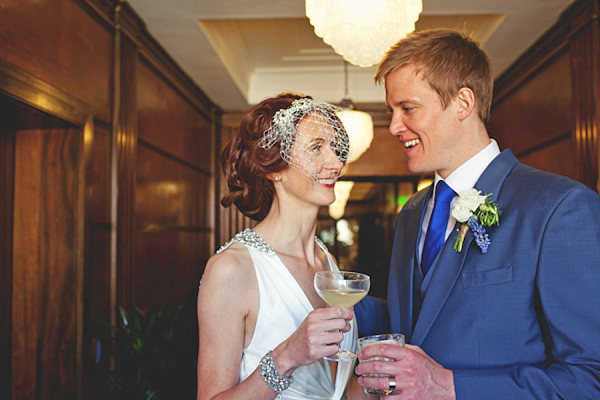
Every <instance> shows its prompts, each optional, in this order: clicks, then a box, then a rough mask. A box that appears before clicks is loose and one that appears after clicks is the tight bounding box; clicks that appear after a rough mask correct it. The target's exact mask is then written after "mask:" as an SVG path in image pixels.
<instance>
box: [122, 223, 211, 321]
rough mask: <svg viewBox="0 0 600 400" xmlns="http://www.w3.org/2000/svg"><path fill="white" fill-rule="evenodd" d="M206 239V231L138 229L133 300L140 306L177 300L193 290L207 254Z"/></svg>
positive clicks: (207, 245) (143, 307)
mask: <svg viewBox="0 0 600 400" xmlns="http://www.w3.org/2000/svg"><path fill="white" fill-rule="evenodd" d="M210 240H211V236H210V233H209V232H194V231H189V232H186V231H184V230H173V231H168V230H167V231H154V232H152V231H150V232H138V233H137V234H136V243H135V253H136V261H137V262H136V268H135V270H134V274H133V279H134V282H135V284H134V286H133V301H134V304H135V305H136V306H137V307H140V308H142V309H147V308H148V307H150V306H152V305H154V304H163V305H168V304H177V303H179V302H180V301H181V300H183V299H186V298H187V296H188V295H189V294H190V293H191V292H192V293H193V292H194V291H196V290H197V289H198V285H199V284H200V278H201V276H202V271H203V267H204V264H205V263H206V260H208V257H209V256H210V254H208V249H209V244H210Z"/></svg>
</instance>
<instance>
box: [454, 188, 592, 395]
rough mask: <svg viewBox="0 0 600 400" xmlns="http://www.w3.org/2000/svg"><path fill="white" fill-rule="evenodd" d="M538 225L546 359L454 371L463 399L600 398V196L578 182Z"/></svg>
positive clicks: (539, 296) (538, 306)
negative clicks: (540, 236)
mask: <svg viewBox="0 0 600 400" xmlns="http://www.w3.org/2000/svg"><path fill="white" fill-rule="evenodd" d="M540 229H544V233H543V238H542V242H541V248H540V249H539V257H538V265H537V278H536V287H535V288H533V290H534V291H535V294H536V299H537V301H536V307H535V312H536V314H537V319H538V321H539V323H540V324H541V326H542V331H543V334H544V342H545V344H546V348H547V361H546V362H545V363H543V364H538V365H512V366H508V367H504V368H493V369H457V370H454V383H455V387H456V397H457V399H459V400H462V399H473V400H475V399H488V400H495V399H498V400H505V399H544V400H548V399H598V398H600V197H598V195H597V194H596V193H594V192H592V191H591V190H589V189H587V188H583V187H581V186H578V187H576V188H574V189H573V190H571V191H570V192H568V193H567V194H566V195H565V196H564V198H563V199H562V200H561V201H559V202H558V204H557V206H556V208H555V209H554V211H553V213H552V214H551V216H550V218H549V219H548V221H547V224H546V226H545V227H540ZM507 251H510V249H507ZM507 332H510V327H508V328H507ZM509 334H510V333H509Z"/></svg>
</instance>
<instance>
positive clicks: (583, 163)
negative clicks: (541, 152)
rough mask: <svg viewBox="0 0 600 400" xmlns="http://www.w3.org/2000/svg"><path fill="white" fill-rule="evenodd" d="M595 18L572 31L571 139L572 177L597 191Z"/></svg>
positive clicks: (599, 62) (599, 91) (599, 50)
mask: <svg viewBox="0 0 600 400" xmlns="http://www.w3.org/2000/svg"><path fill="white" fill-rule="evenodd" d="M599 9H600V4H598V3H596V8H595V16H596V19H595V20H591V21H589V22H588V23H587V24H586V25H585V26H584V27H582V29H581V30H580V31H579V32H577V34H576V35H573V37H572V38H571V42H570V52H571V66H572V68H573V75H572V80H573V93H574V98H575V104H574V105H575V107H574V110H575V112H574V114H575V115H574V118H573V119H574V123H573V125H574V135H573V136H574V140H575V158H576V161H577V168H576V177H577V179H578V180H579V181H581V182H583V183H584V184H586V185H588V186H589V187H591V188H593V189H595V190H596V191H599V192H600V162H599V160H598V158H599V157H600V138H599V133H598V131H599V130H600V127H599V126H598V125H599V124H600V22H599V21H598V12H599Z"/></svg>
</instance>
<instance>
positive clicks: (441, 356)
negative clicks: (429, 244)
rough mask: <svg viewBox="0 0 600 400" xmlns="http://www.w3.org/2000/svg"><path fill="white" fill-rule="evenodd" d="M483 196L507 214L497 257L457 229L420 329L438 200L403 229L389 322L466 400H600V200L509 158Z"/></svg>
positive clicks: (495, 243)
mask: <svg viewBox="0 0 600 400" xmlns="http://www.w3.org/2000/svg"><path fill="white" fill-rule="evenodd" d="M475 187H476V188H477V189H478V190H480V191H481V192H482V193H484V194H487V193H491V194H492V196H491V197H492V199H493V200H494V201H496V202H497V203H498V205H499V206H500V207H501V209H502V215H501V217H500V225H499V226H495V227H492V228H488V233H489V236H490V239H491V245H490V247H489V250H488V252H487V253H486V254H482V253H481V250H480V249H479V247H477V245H476V244H475V242H474V240H473V235H472V233H471V232H470V231H469V233H468V234H467V236H466V239H465V242H464V245H463V250H462V252H460V253H457V252H455V251H454V250H452V244H453V242H454V238H455V237H456V234H457V229H455V230H454V231H453V232H452V234H451V235H450V237H449V238H448V240H447V241H446V243H445V245H444V247H443V249H442V250H441V252H440V254H439V257H438V258H437V261H436V263H437V264H436V268H435V270H433V271H432V273H433V275H432V277H431V281H430V284H429V287H428V289H427V292H426V294H425V298H424V300H423V304H422V307H421V311H420V313H419V315H418V318H417V319H416V322H415V323H414V325H413V315H412V314H413V290H414V288H413V273H414V271H415V268H418V265H417V258H416V254H415V249H416V248H417V243H418V241H419V236H420V234H421V233H420V232H421V229H420V227H421V223H422V221H423V215H424V211H425V208H426V204H427V200H428V199H429V198H430V196H431V191H432V189H431V188H429V189H425V190H423V191H421V192H419V193H417V194H415V195H414V196H413V197H412V198H411V199H410V200H409V201H408V202H407V203H406V205H405V206H404V207H403V209H402V211H401V213H400V214H399V215H398V218H397V220H396V228H395V229H396V234H395V238H394V246H393V253H392V259H391V267H390V279H389V288H388V311H389V315H390V325H391V330H392V332H400V333H403V334H404V335H405V336H406V339H407V342H408V343H411V344H415V345H418V346H420V347H421V348H422V349H423V350H424V351H425V352H426V353H427V354H429V355H430V356H431V357H433V359H435V360H436V361H437V362H439V363H440V364H441V365H443V366H444V367H445V368H449V369H452V370H453V371H454V381H455V386H456V394H457V398H458V399H477V400H480V399H498V400H506V399H544V400H548V399H592V398H593V399H599V398H600V197H599V196H598V195H597V194H596V193H595V192H593V191H592V190H590V189H588V188H587V187H585V186H584V185H581V184H579V183H577V182H574V181H572V180H570V179H568V178H564V177H560V176H558V175H553V174H549V173H546V172H542V171H539V170H536V169H533V168H531V167H527V166H525V165H523V164H520V163H519V162H518V161H517V159H516V158H515V157H514V156H513V155H512V153H511V152H510V151H504V152H503V153H501V154H500V155H499V156H498V157H496V159H495V160H494V161H493V162H492V163H491V164H490V165H489V166H488V168H487V169H486V170H485V172H484V173H483V174H482V176H481V177H480V179H479V180H478V182H477V184H476V185H475Z"/></svg>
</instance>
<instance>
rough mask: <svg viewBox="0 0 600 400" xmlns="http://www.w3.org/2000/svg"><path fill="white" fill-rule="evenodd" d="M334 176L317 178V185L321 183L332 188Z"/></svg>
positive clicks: (334, 180)
mask: <svg viewBox="0 0 600 400" xmlns="http://www.w3.org/2000/svg"><path fill="white" fill-rule="evenodd" d="M336 180H337V179H336V178H326V179H323V178H322V179H317V180H316V182H317V183H318V184H319V185H323V186H325V187H326V188H328V189H333V187H334V186H335V182H336Z"/></svg>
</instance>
